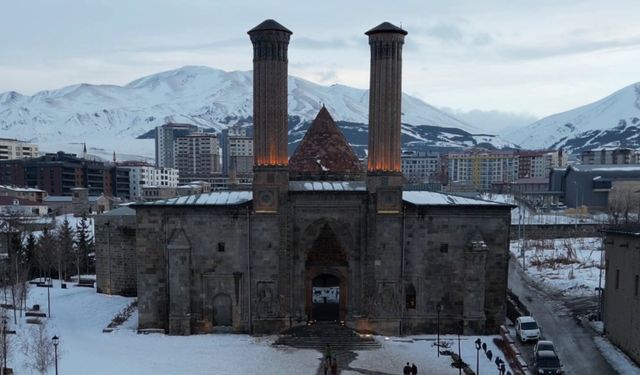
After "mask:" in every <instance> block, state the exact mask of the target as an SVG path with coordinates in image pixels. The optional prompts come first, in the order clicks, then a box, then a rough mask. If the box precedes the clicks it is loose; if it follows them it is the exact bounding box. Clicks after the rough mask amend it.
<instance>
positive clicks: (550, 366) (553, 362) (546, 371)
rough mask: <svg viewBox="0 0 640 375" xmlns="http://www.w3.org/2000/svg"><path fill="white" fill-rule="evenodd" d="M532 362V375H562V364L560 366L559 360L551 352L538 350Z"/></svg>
mask: <svg viewBox="0 0 640 375" xmlns="http://www.w3.org/2000/svg"><path fill="white" fill-rule="evenodd" d="M534 360H535V363H534V365H533V369H534V374H540V375H558V374H563V373H564V372H563V371H562V364H560V358H558V355H557V354H556V353H555V352H553V351H551V350H539V351H538V352H537V353H536V357H535V359H534Z"/></svg>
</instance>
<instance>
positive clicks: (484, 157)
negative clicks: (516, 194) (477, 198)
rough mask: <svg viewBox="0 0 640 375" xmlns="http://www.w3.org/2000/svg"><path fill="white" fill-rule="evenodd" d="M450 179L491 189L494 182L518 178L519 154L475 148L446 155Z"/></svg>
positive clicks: (475, 187)
mask: <svg viewBox="0 0 640 375" xmlns="http://www.w3.org/2000/svg"><path fill="white" fill-rule="evenodd" d="M445 165H446V166H447V174H448V181H449V182H450V183H454V184H462V185H467V186H472V187H473V188H474V189H476V190H479V191H489V190H490V189H491V187H492V185H493V184H494V183H503V182H513V181H515V180H517V179H518V156H517V155H516V154H515V153H514V152H512V151H492V150H484V149H473V150H469V151H464V152H454V153H449V154H447V155H446V163H445Z"/></svg>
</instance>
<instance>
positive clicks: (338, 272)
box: [305, 222, 349, 321]
mask: <svg viewBox="0 0 640 375" xmlns="http://www.w3.org/2000/svg"><path fill="white" fill-rule="evenodd" d="M314 230H315V233H314V234H313V235H312V238H314V237H315V239H314V240H313V242H312V245H311V247H310V249H309V250H307V259H306V264H305V289H306V295H307V297H306V299H307V302H306V311H307V315H308V316H309V319H311V320H320V321H343V320H345V318H346V315H347V295H348V285H347V279H348V277H347V275H348V268H349V265H348V261H347V254H346V252H345V251H344V249H343V247H342V245H341V243H340V241H339V240H338V238H337V236H336V234H335V232H334V231H333V229H332V228H331V226H330V225H329V224H328V223H327V222H324V223H322V222H321V223H320V224H319V225H317V226H315V227H314Z"/></svg>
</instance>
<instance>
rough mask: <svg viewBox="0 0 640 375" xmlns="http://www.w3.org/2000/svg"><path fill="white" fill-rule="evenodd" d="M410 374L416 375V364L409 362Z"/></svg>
mask: <svg viewBox="0 0 640 375" xmlns="http://www.w3.org/2000/svg"><path fill="white" fill-rule="evenodd" d="M411 375H418V366H416V364H415V363H413V362H411Z"/></svg>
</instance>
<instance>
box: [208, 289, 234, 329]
mask: <svg viewBox="0 0 640 375" xmlns="http://www.w3.org/2000/svg"><path fill="white" fill-rule="evenodd" d="M231 314H232V306H231V297H229V295H228V294H223V293H221V294H218V295H216V296H215V297H214V298H213V319H212V321H213V325H214V326H231V323H232V315H231Z"/></svg>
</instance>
